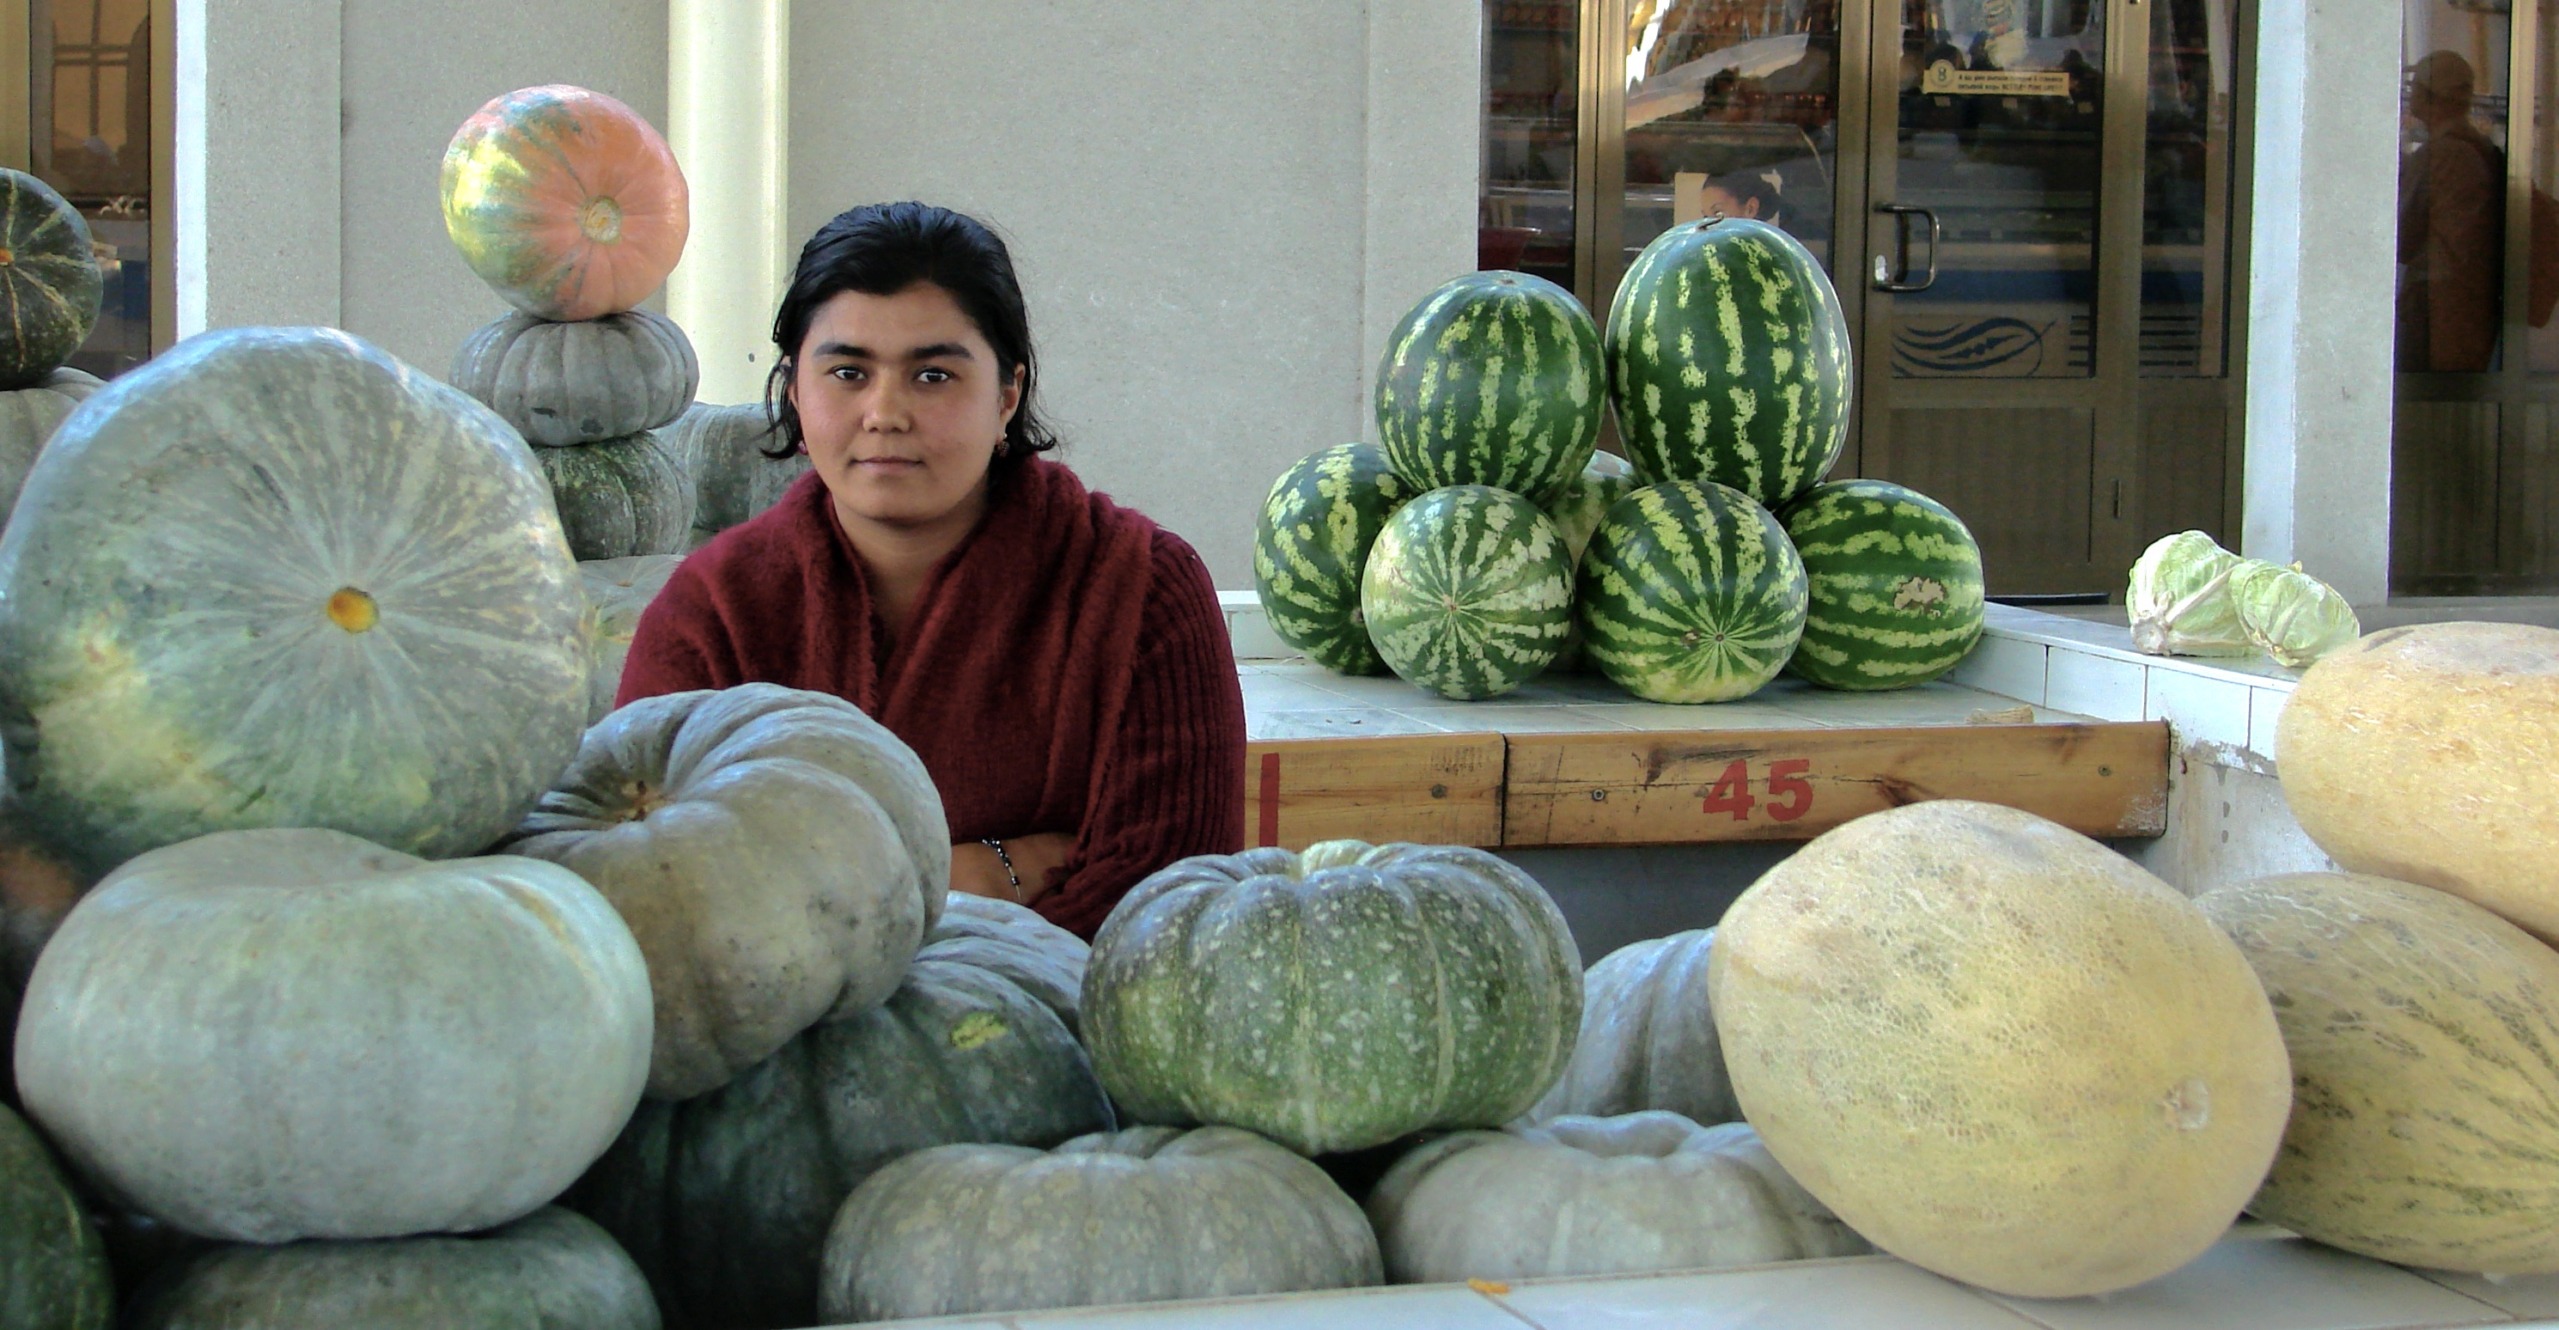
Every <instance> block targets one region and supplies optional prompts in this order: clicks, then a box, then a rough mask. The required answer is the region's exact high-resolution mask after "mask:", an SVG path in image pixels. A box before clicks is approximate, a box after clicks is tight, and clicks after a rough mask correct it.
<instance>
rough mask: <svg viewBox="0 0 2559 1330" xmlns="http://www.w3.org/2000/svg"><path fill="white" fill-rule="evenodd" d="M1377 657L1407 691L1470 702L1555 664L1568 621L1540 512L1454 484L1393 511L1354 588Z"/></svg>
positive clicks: (1566, 592)
mask: <svg viewBox="0 0 2559 1330" xmlns="http://www.w3.org/2000/svg"><path fill="white" fill-rule="evenodd" d="M1360 610H1361V613H1362V614H1363V615H1364V616H1365V617H1366V618H1367V620H1368V635H1369V640H1370V641H1371V642H1372V643H1374V644H1375V645H1376V647H1377V654H1378V656H1379V658H1381V659H1383V660H1384V661H1385V662H1386V666H1387V668H1388V669H1391V670H1393V671H1395V673H1396V674H1397V675H1398V676H1399V677H1401V678H1402V679H1403V680H1404V681H1405V682H1407V683H1411V684H1414V685H1416V686H1418V687H1421V688H1425V689H1428V690H1430V691H1431V692H1434V693H1437V694H1439V695H1440V696H1442V697H1446V698H1453V699H1456V700H1459V701H1473V700H1476V699H1480V698H1486V697H1496V696H1499V695H1500V694H1503V693H1507V692H1510V691H1511V690H1513V689H1515V688H1517V687H1519V686H1520V685H1521V684H1524V683H1526V682H1528V681H1529V680H1530V679H1533V678H1536V677H1537V676H1538V674H1540V673H1542V672H1543V671H1544V670H1545V669H1546V668H1547V667H1548V666H1549V665H1552V664H1554V662H1555V656H1556V653H1557V652H1559V651H1561V650H1562V649H1563V645H1564V638H1565V635H1566V630H1567V629H1568V627H1569V626H1570V624H1571V622H1572V614H1573V577H1572V565H1571V563H1570V562H1569V561H1568V560H1567V559H1566V558H1565V550H1564V538H1563V535H1562V534H1561V533H1560V532H1558V531H1556V529H1555V523H1554V521H1553V520H1552V519H1550V518H1548V517H1547V516H1546V514H1544V513H1542V512H1540V511H1538V509H1537V506H1536V505H1534V504H1532V503H1530V502H1529V501H1528V500H1526V499H1523V498H1521V497H1520V496H1519V495H1517V494H1513V493H1511V492H1509V491H1507V490H1498V489H1494V488H1492V487H1490V486H1487V485H1451V486H1448V487H1446V488H1444V489H1436V490H1432V491H1431V492H1430V493H1428V494H1425V495H1422V496H1421V497H1420V498H1417V499H1414V500H1413V501H1412V502H1410V503H1407V504H1405V505H1404V506H1403V507H1402V508H1400V509H1398V510H1397V511H1396V513H1395V515H1394V516H1393V517H1391V518H1389V519H1387V522H1386V529H1385V530H1384V531H1381V532H1379V533H1378V537H1377V543H1376V544H1375V545H1374V546H1372V547H1371V548H1370V550H1369V553H1368V566H1367V569H1366V572H1365V574H1364V575H1363V576H1362V577H1361V579H1360Z"/></svg>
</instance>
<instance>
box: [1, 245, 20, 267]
mask: <svg viewBox="0 0 2559 1330" xmlns="http://www.w3.org/2000/svg"><path fill="white" fill-rule="evenodd" d="M17 261H18V255H17V251H15V250H12V249H10V248H9V247H8V246H7V245H0V268H6V267H8V266H9V265H10V264H12V263H15V262H17Z"/></svg>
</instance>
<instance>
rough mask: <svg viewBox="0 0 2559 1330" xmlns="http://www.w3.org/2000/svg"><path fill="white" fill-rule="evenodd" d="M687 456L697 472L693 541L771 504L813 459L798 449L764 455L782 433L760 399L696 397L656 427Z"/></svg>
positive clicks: (687, 462) (688, 467) (691, 469)
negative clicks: (716, 402) (715, 401)
mask: <svg viewBox="0 0 2559 1330" xmlns="http://www.w3.org/2000/svg"><path fill="white" fill-rule="evenodd" d="M658 437H659V438H662V439H665V440H666V441H667V442H668V444H669V445H670V446H672V447H673V448H674V449H675V452H676V456H678V457H681V458H683V459H684V466H685V470H686V472H687V473H688V474H690V475H691V476H692V477H693V535H692V537H691V539H692V543H693V544H695V545H699V544H701V543H702V542H703V541H705V540H708V539H710V538H711V537H713V536H716V535H718V534H719V533H721V532H723V531H726V530H728V529H729V528H730V527H733V526H736V525H737V524H738V523H740V522H743V521H745V520H746V519H748V518H750V517H753V516H755V515H756V514H757V513H760V512H763V511H764V510H765V509H767V508H770V507H772V506H773V505H774V503H775V502H776V501H777V500H779V499H780V498H781V497H782V491H784V490H786V489H789V488H790V487H791V482H792V481H795V480H798V479H799V478H800V477H801V476H804V475H806V474H808V470H809V459H808V457H807V456H806V455H805V454H799V453H794V454H791V455H789V456H786V457H782V458H772V457H767V456H765V455H764V450H765V449H767V448H770V447H772V446H773V443H774V440H775V439H776V438H778V437H779V436H778V435H776V434H774V433H773V430H772V418H771V417H770V416H768V415H766V414H765V410H764V404H763V403H762V402H744V403H740V404H739V405H736V406H709V405H706V404H704V403H701V402H696V403H694V404H693V405H692V407H691V408H690V409H688V410H686V411H685V413H684V414H683V415H681V416H679V417H677V418H676V421H675V423H674V424H672V425H669V426H667V427H666V428H665V429H663V430H660V431H658Z"/></svg>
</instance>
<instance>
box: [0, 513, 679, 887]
mask: <svg viewBox="0 0 2559 1330" xmlns="http://www.w3.org/2000/svg"><path fill="white" fill-rule="evenodd" d="M682 562H684V556H683V555H681V554H635V555H632V556H631V557H629V558H626V559H589V560H587V561H585V562H583V563H580V564H579V565H578V582H579V584H580V585H582V586H583V587H585V589H586V603H587V604H588V605H590V606H592V607H593V608H594V610H595V655H594V662H595V663H594V668H593V669H591V670H590V671H588V673H587V705H586V723H587V724H589V725H593V724H594V723H596V722H597V721H599V720H602V719H604V718H605V717H606V716H608V715H610V714H612V711H613V699H614V698H615V697H616V696H617V695H619V693H620V692H621V688H622V662H623V661H625V660H627V659H629V658H630V655H631V635H632V634H633V633H635V632H637V631H639V627H640V615H641V613H642V612H643V611H645V610H647V609H648V607H649V602H650V601H652V600H655V599H657V594H658V592H660V591H662V590H664V589H665V588H666V579H667V578H669V577H671V576H673V575H674V574H675V567H676V565H677V564H680V563H682ZM0 845H5V842H0Z"/></svg>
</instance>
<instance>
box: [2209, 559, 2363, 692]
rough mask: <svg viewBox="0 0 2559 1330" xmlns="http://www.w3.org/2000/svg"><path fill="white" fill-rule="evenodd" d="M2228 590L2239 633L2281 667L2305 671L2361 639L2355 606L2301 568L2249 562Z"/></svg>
mask: <svg viewBox="0 0 2559 1330" xmlns="http://www.w3.org/2000/svg"><path fill="white" fill-rule="evenodd" d="M2229 585H2230V599H2231V603H2232V604H2234V605H2236V606H2237V607H2238V609H2239V627H2240V630H2241V631H2242V632H2244V633H2246V634H2247V635H2248V641H2249V643H2250V644H2251V645H2253V646H2255V647H2256V648H2257V649H2258V650H2260V651H2263V652H2265V653H2266V654H2267V655H2269V656H2272V657H2274V658H2275V662H2276V663H2277V664H2279V665H2289V666H2291V667H2292V668H2294V669H2302V668H2305V667H2307V666H2308V665H2309V664H2310V663H2311V662H2312V661H2315V660H2317V659H2319V658H2320V657H2321V656H2324V655H2327V654H2328V653H2329V652H2331V651H2334V650H2336V649H2337V648H2339V647H2341V646H2344V645H2346V644H2347V643H2349V642H2352V641H2354V640H2355V639H2356V638H2358V637H2361V636H2363V625H2362V624H2361V623H2358V622H2357V621H2356V619H2355V607H2354V606H2352V605H2349V604H2347V603H2346V598H2345V597H2344V596H2341V595H2338V594H2337V589H2336V588H2335V587H2332V586H2330V585H2328V584H2327V583H2325V582H2322V581H2320V580H2319V579H2318V578H2316V577H2312V576H2311V575H2310V574H2308V573H2305V572H2303V571H2301V565H2300V564H2297V563H2296V564H2293V565H2291V566H2290V567H2286V566H2285V565H2283V564H2279V563H2268V562H2266V561H2265V560H2263V559H2249V560H2247V561H2245V562H2244V563H2242V564H2241V565H2240V567H2239V568H2238V569H2237V570H2235V571H2233V572H2232V573H2231V575H2230V583H2229Z"/></svg>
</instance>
